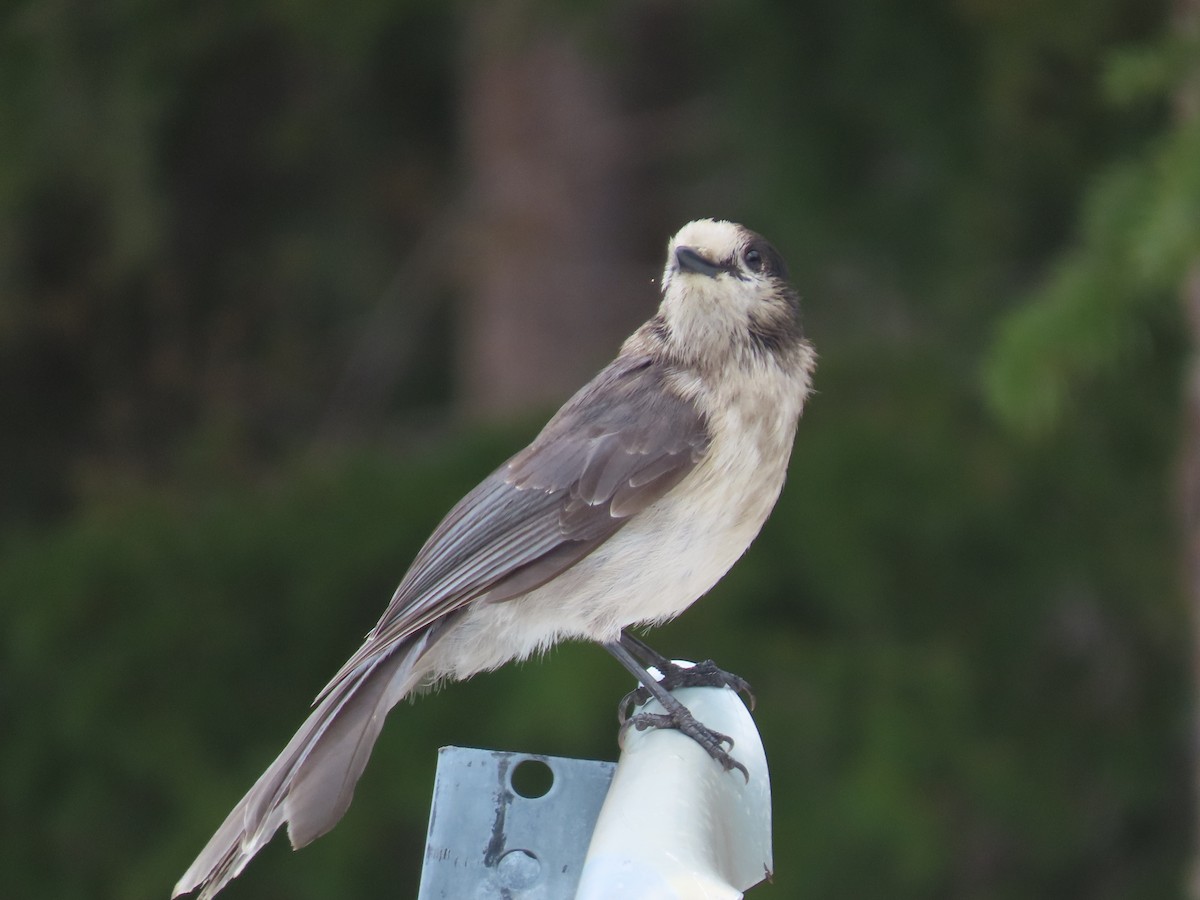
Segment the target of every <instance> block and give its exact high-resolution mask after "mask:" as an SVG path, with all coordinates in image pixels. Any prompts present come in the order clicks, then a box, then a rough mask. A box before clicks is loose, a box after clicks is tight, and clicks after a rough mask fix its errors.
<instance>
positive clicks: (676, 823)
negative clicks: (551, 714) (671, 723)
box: [575, 661, 773, 900]
mask: <svg viewBox="0 0 1200 900" xmlns="http://www.w3.org/2000/svg"><path fill="white" fill-rule="evenodd" d="M676 662H677V664H678V665H682V666H690V665H692V664H691V663H689V662H683V661H676ZM674 694H675V697H676V698H678V699H679V700H680V702H682V703H683V704H684V706H686V707H688V709H690V710H691V712H692V715H694V716H695V717H696V718H697V719H698V720H699V721H701V722H703V723H704V724H705V725H707V726H708V727H709V728H711V729H713V730H714V731H720V732H723V733H724V734H727V735H729V736H730V737H732V738H733V740H734V748H733V751H732V756H733V757H734V759H736V760H737V761H738V762H740V763H741V764H742V765H744V766H745V767H746V769H747V771H748V772H749V773H750V778H749V781H747V780H746V779H745V778H744V777H743V776H742V773H741V772H740V771H738V770H737V769H733V770H732V771H729V772H726V771H725V770H724V769H723V768H722V767H721V765H720V764H719V763H717V762H715V761H714V760H713V759H712V758H711V757H710V756H709V755H708V753H707V752H705V750H704V749H703V748H701V747H700V746H699V745H698V744H696V742H695V741H693V740H692V739H691V738H689V737H686V736H684V735H682V734H680V733H679V732H677V731H673V730H669V729H649V730H647V731H636V730H634V729H632V728H631V729H629V731H627V732H626V734H625V741H624V746H623V747H622V750H621V758H620V760H619V762H618V763H617V770H616V773H615V775H614V776H613V781H612V786H611V787H610V788H609V791H608V795H607V797H606V798H605V800H604V805H603V807H602V808H601V810H600V817H599V819H597V821H596V829H595V831H594V832H593V833H592V840H591V844H590V845H589V847H588V853H587V859H586V861H585V862H584V865H583V872H582V875H581V877H580V881H579V889H578V892H577V893H576V895H575V897H576V900H612V898H614V897H620V898H622V900H734V898H740V897H741V896H742V892H743V891H745V890H747V889H748V888H750V887H752V886H754V885H756V884H758V883H759V882H760V881H762V880H763V879H764V878H768V877H770V874H771V871H772V868H773V862H772V857H771V782H770V777H769V775H768V773H767V758H766V754H765V753H764V752H763V746H762V739H761V738H760V737H759V734H758V729H757V728H755V726H754V720H753V718H751V716H750V712H749V710H747V709H746V707H745V705H744V704H743V703H742V701H741V698H740V697H738V695H737V694H736V693H735V692H734V691H733V690H731V689H730V688H681V689H679V690H676V691H675V692H674ZM662 711H663V710H662V707H661V706H660V705H659V704H658V703H657V702H655V701H653V700H652V701H650V702H649V703H648V704H646V705H645V706H644V707H640V708H639V709H638V710H637V712H651V713H661V712H662Z"/></svg>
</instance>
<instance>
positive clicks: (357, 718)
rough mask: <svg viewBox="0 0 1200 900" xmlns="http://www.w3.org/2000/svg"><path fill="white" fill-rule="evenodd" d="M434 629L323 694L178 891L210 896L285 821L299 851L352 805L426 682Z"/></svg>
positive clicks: (347, 675) (203, 897)
mask: <svg viewBox="0 0 1200 900" xmlns="http://www.w3.org/2000/svg"><path fill="white" fill-rule="evenodd" d="M430 636H431V635H430V633H429V632H428V631H426V632H425V633H423V634H421V635H419V636H417V637H415V638H414V639H413V640H412V641H410V642H408V643H406V644H404V645H402V646H400V647H398V648H397V649H396V650H395V651H393V652H392V653H390V654H389V655H388V656H386V657H383V658H381V659H372V660H369V661H367V662H365V663H364V664H363V665H362V667H361V668H359V669H358V670H357V671H354V672H347V673H345V675H343V676H342V677H340V678H339V679H337V680H336V681H335V683H334V684H332V685H331V686H330V688H329V689H327V690H326V692H325V693H324V694H323V695H322V697H321V700H320V702H319V703H318V704H317V707H316V709H314V710H313V711H312V713H311V714H310V715H309V717H308V718H307V719H306V720H305V722H304V724H303V725H301V726H300V729H299V730H298V731H297V732H296V734H295V735H294V736H293V737H292V739H291V740H290V741H289V742H288V745H287V746H286V747H285V748H284V750H283V752H282V753H280V754H279V756H278V757H276V759H275V761H274V762H273V763H271V765H270V766H269V767H268V768H267V770H266V771H265V772H264V773H263V774H262V775H261V776H260V777H259V779H258V781H256V782H255V783H254V787H252V788H251V789H250V790H249V791H248V792H247V794H246V796H245V797H243V798H242V799H241V801H240V802H239V803H238V804H237V806H235V807H234V808H233V811H232V812H230V813H229V815H228V816H227V817H226V819H225V821H224V822H223V823H222V824H221V827H220V828H218V829H217V832H216V834H214V835H213V836H212V838H211V839H210V840H209V842H208V844H207V845H206V846H205V847H204V849H203V850H202V851H201V852H200V855H199V856H198V857H196V861H195V862H193V863H192V865H191V867H190V868H189V869H188V870H187V871H186V872H185V873H184V874H183V877H182V878H180V879H179V882H178V883H177V884H176V885H175V890H174V892H173V893H172V895H171V896H172V897H178V896H179V895H180V894H186V893H189V892H191V891H194V890H196V889H197V888H199V889H200V894H199V898H198V900H210V898H212V897H214V896H216V894H217V892H218V891H220V890H221V888H223V887H224V886H225V885H226V884H228V883H229V882H230V881H232V880H233V879H234V878H236V877H237V876H238V874H239V873H240V872H241V871H242V869H244V868H245V867H246V864H247V863H248V862H250V860H251V859H253V858H254V855H255V854H256V853H258V851H259V850H261V849H262V848H263V847H264V846H265V845H266V843H267V842H268V841H270V840H271V838H272V836H273V835H274V834H275V832H276V831H278V830H279V827H280V826H281V825H284V824H286V825H287V829H288V838H289V839H290V841H291V844H292V847H293V848H294V849H299V848H300V847H303V846H304V845H305V844H308V843H309V842H311V841H313V840H315V839H316V838H318V837H320V836H321V835H323V834H325V832H327V831H329V829H331V828H332V827H333V826H334V825H336V824H337V822H338V820H339V819H341V817H342V815H343V814H344V813H345V812H346V809H347V807H349V806H350V801H351V799H352V798H353V796H354V786H355V785H356V784H357V783H358V779H359V776H360V775H362V772H363V769H364V768H365V767H366V764H367V759H368V758H369V757H370V755H371V750H372V748H373V747H374V746H375V740H376V738H378V737H379V731H380V729H381V728H382V727H383V720H384V717H385V716H386V715H387V712H388V710H390V709H391V708H392V707H393V706H394V705H395V704H396V703H397V702H398V701H399V700H401V699H402V698H403V697H404V696H405V695H407V694H409V693H411V692H412V690H413V689H414V688H415V687H416V686H417V682H418V681H419V680H420V673H418V672H416V671H415V667H416V663H417V661H418V660H419V659H420V658H421V656H422V655H423V654H424V652H425V651H426V650H427V649H428V645H429V640H430Z"/></svg>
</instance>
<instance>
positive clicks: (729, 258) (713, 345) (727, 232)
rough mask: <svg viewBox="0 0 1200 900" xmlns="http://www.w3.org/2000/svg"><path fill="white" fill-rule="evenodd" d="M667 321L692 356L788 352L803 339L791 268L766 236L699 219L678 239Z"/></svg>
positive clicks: (672, 251)
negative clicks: (789, 271)
mask: <svg viewBox="0 0 1200 900" xmlns="http://www.w3.org/2000/svg"><path fill="white" fill-rule="evenodd" d="M662 291H663V301H662V307H661V310H660V311H661V314H662V317H663V319H664V320H665V322H666V324H667V327H668V330H669V333H670V335H671V338H670V339H671V341H672V343H674V344H675V346H676V348H677V349H679V350H681V351H683V352H685V353H687V354H689V355H693V354H696V355H703V356H705V357H709V358H713V357H725V356H727V355H728V354H731V353H732V354H735V355H737V356H743V355H744V354H745V353H747V352H749V353H753V354H760V355H761V354H767V353H772V352H783V351H786V350H787V349H789V348H790V347H792V346H794V345H795V344H797V343H798V342H800V341H801V340H802V337H803V335H802V331H801V327H800V298H799V296H798V295H797V293H796V291H795V289H794V288H793V287H792V286H791V284H789V283H788V273H787V266H786V265H785V264H784V261H783V258H782V257H781V256H780V255H779V252H778V251H777V250H776V249H775V248H774V247H772V246H771V244H770V243H769V242H768V241H767V240H766V239H765V238H764V237H762V236H761V235H759V234H756V233H755V232H753V231H751V230H750V229H748V228H745V227H743V226H741V225H737V224H735V223H733V222H725V221H719V220H715V219H699V220H697V221H695V222H689V223H688V224H687V225H684V226H683V228H681V229H680V230H679V233H678V234H676V235H675V237H674V238H672V239H671V243H670V245H669V246H668V248H667V265H666V268H665V270H664V271H663V279H662Z"/></svg>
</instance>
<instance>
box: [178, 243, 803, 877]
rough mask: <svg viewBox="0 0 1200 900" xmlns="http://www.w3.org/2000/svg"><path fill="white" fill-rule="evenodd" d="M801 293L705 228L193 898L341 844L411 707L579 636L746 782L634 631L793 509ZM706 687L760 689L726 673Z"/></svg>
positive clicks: (214, 850) (280, 768) (457, 539)
mask: <svg viewBox="0 0 1200 900" xmlns="http://www.w3.org/2000/svg"><path fill="white" fill-rule="evenodd" d="M787 278H788V276H787V270H786V268H785V266H784V263H783V260H782V259H781V258H780V256H779V254H778V253H777V252H776V251H775V249H774V248H773V247H772V246H771V245H770V244H769V243H767V241H766V240H764V239H763V238H762V237H760V236H759V235H757V234H755V233H754V232H753V231H750V230H748V229H746V228H743V227H742V226H740V225H735V224H733V223H731V222H723V221H715V220H712V219H701V220H699V221H696V222H691V223H690V224H688V225H685V226H684V227H683V228H682V229H681V230H680V232H679V233H678V234H677V235H675V237H674V239H672V241H671V243H670V246H669V247H668V250H667V264H666V268H665V270H664V272H663V278H662V295H663V297H662V303H661V305H660V306H659V308H658V312H657V314H656V315H655V316H654V317H653V318H651V319H650V320H649V321H648V322H646V323H645V324H644V325H643V326H642V327H641V328H639V329H638V330H637V331H635V332H634V333H633V335H632V336H631V337H630V338H629V339H628V340H626V341H625V344H624V345H623V346H622V347H621V352H620V353H619V354H618V355H617V358H616V359H615V360H613V362H612V363H610V364H609V365H608V366H607V367H606V368H605V369H604V370H603V371H601V372H600V374H599V375H597V376H596V377H595V378H594V379H593V380H592V382H591V383H590V384H588V385H586V386H585V387H584V388H583V389H582V390H581V391H579V393H577V394H576V395H575V396H574V397H572V398H571V399H570V400H569V401H568V402H567V404H566V406H564V407H563V408H562V409H561V410H559V411H558V413H557V414H556V415H555V416H554V418H552V419H551V420H550V422H549V424H547V425H546V427H545V428H544V429H543V430H542V433H541V434H539V435H538V436H537V438H536V439H534V441H533V443H532V444H530V445H529V446H528V447H526V448H525V449H524V450H522V451H521V452H520V453H518V454H517V455H516V456H514V457H512V458H511V459H510V460H508V462H506V463H504V464H503V465H502V466H500V468H499V469H497V470H496V471H495V472H493V473H492V474H491V475H489V476H488V477H487V478H486V479H484V481H483V483H482V484H480V485H479V486H478V487H477V488H475V489H474V490H473V491H471V492H470V493H469V494H467V496H466V497H464V498H463V499H462V501H461V502H459V504H458V505H457V506H455V507H454V509H452V510H451V511H450V514H449V515H447V516H446V518H445V519H444V520H443V521H442V523H441V524H440V525H438V527H437V529H436V530H435V531H434V532H433V536H432V537H430V538H429V540H428V542H427V543H426V544H425V546H424V547H423V548H422V549H421V551H420V553H418V554H417V557H416V559H415V560H413V563H412V567H411V568H410V569H409V570H408V573H407V574H406V575H405V576H404V579H403V581H401V582H400V587H399V588H397V589H396V593H395V595H394V596H393V597H392V602H391V603H390V604H389V605H388V608H387V609H386V610H385V611H384V614H383V617H382V618H381V619H380V620H379V623H378V624H377V625H376V626H375V628H374V629H373V630H372V631H371V632H370V634H368V635H367V638H366V641H365V643H364V644H363V645H362V647H360V648H359V650H358V652H357V653H355V654H354V655H353V656H352V657H351V658H350V659H349V661H348V662H347V663H346V664H345V665H344V666H342V669H341V671H340V672H338V673H337V675H335V676H334V677H333V680H332V681H330V682H329V684H328V685H326V686H325V689H324V690H323V691H322V692H321V693H320V695H319V696H318V698H317V700H316V703H315V708H314V709H313V711H312V714H311V715H309V717H308V719H307V721H305V723H304V724H303V725H302V726H301V727H300V730H299V731H298V732H296V734H295V736H294V737H293V738H292V740H291V741H290V742H289V743H288V745H287V747H285V748H284V750H283V752H282V753H281V754H280V755H279V757H278V758H277V759H276V760H275V761H274V762H273V763H271V765H270V767H269V768H268V769H267V771H266V772H264V773H263V774H262V776H261V777H260V778H259V779H258V781H257V782H256V783H255V785H254V787H252V788H251V789H250V792H249V793H248V794H246V796H245V797H243V798H242V800H241V802H240V803H238V805H237V806H236V807H234V809H233V812H231V813H230V814H229V817H228V818H226V820H225V822H224V823H223V824H222V825H221V827H220V828H219V829H218V830H217V833H216V834H215V835H213V837H212V839H211V840H210V841H209V842H208V845H207V846H206V847H205V848H204V850H203V851H202V852H201V853H200V856H199V857H197V859H196V861H195V862H194V863H192V867H191V868H190V869H188V870H187V872H186V873H185V874H184V876H183V877H182V878H181V879H180V880H179V883H178V884H177V885H176V886H175V896H178V895H179V894H183V893H187V892H188V891H192V890H195V889H197V888H199V889H200V897H201V898H209V897H212V896H214V895H215V894H216V893H217V892H218V891H219V890H220V889H221V888H222V887H224V886H225V885H226V884H227V883H228V882H229V881H230V880H231V879H232V878H234V877H235V876H237V874H238V873H239V872H241V871H242V869H243V867H245V865H246V863H247V862H249V861H250V859H251V858H252V857H253V856H254V854H255V853H257V852H258V851H259V850H260V849H261V848H262V847H263V845H264V844H265V843H266V842H267V841H268V840H270V838H271V836H272V835H273V834H274V833H275V831H276V830H277V829H278V828H279V827H280V826H281V825H284V824H286V825H287V828H288V836H289V837H290V838H291V842H292V846H293V847H302V846H304V845H305V844H307V843H309V842H310V841H312V840H313V839H315V838H317V837H319V836H320V835H322V834H324V833H325V832H326V831H328V830H329V829H330V828H332V827H333V826H334V825H335V824H336V823H337V821H338V820H339V819H340V818H341V817H342V814H343V813H344V812H345V811H346V808H347V807H348V806H349V805H350V800H351V797H352V796H353V794H354V785H355V783H356V782H357V781H358V778H359V776H360V775H361V774H362V771H363V767H364V766H365V765H366V762H367V757H368V756H370V753H371V747H372V746H373V745H374V743H375V739H376V737H377V736H378V734H379V729H380V728H381V727H382V725H383V720H384V717H385V716H386V714H387V712H388V710H390V709H391V708H392V707H393V706H395V705H396V703H397V702H398V701H399V700H401V699H402V698H404V697H406V696H408V695H410V694H412V693H414V692H416V691H419V690H421V689H424V688H429V687H431V686H434V685H436V684H438V683H439V682H442V681H448V680H451V681H452V680H459V679H464V678H469V677H470V676H472V675H474V674H475V673H476V672H481V671H484V670H490V669H495V668H496V667H498V666H500V665H503V664H504V663H506V662H508V661H509V660H512V659H524V658H526V657H528V656H530V655H531V654H534V653H537V652H539V651H543V650H545V649H547V648H548V647H550V646H551V645H552V644H554V643H556V642H558V641H561V640H567V639H571V638H577V639H583V640H589V641H595V642H597V643H600V644H602V645H604V646H605V648H606V649H607V650H609V652H611V653H612V654H613V655H614V656H615V657H616V658H617V659H618V660H619V661H620V662H621V663H622V665H624V666H625V667H626V668H627V669H629V670H630V671H631V672H632V673H634V674H635V675H636V676H637V677H638V678H639V680H641V682H642V684H643V685H644V687H643V689H642V690H643V691H648V692H650V693H653V694H654V696H655V697H656V698H658V699H659V700H660V701H661V702H662V703H663V705H664V707H665V708H666V710H667V714H666V715H659V716H648V715H646V714H643V715H642V716H635V717H634V718H633V719H631V720H630V723H629V724H633V725H635V726H636V727H639V728H644V727H648V726H667V727H673V728H679V729H680V730H681V731H683V732H684V733H685V734H688V735H689V736H691V737H692V738H694V739H695V740H697V741H698V742H699V743H700V744H701V745H702V746H704V747H705V749H707V750H708V751H709V753H710V754H711V755H712V756H713V758H714V759H716V760H717V761H718V762H719V763H721V764H722V765H723V766H724V767H725V768H726V769H731V768H734V767H736V768H739V769H740V768H741V766H740V765H738V764H737V763H736V762H735V761H734V760H733V759H732V757H730V756H729V755H728V754H727V753H726V752H725V749H724V747H723V746H722V745H723V743H725V742H727V741H728V739H727V738H725V737H724V736H723V735H720V734H718V733H716V732H713V731H710V730H708V729H707V728H705V727H704V726H703V725H702V724H701V723H699V722H697V721H696V720H695V719H693V718H692V717H691V716H690V714H689V713H688V712H687V709H686V708H685V707H683V706H682V704H680V703H679V702H678V701H677V700H675V699H674V697H672V696H671V695H670V694H669V693H668V692H667V690H666V689H664V687H663V685H660V684H659V683H658V682H657V681H655V680H654V679H653V678H652V677H651V676H649V675H648V674H647V673H646V671H645V668H644V666H646V665H651V664H653V665H657V666H659V668H660V669H664V670H666V674H667V675H668V676H669V677H668V679H667V680H666V682H665V684H666V687H667V688H670V687H672V686H675V685H678V684H681V683H686V676H684V675H682V674H681V673H680V672H679V670H673V669H672V667H671V665H670V664H669V663H667V662H666V661H665V660H663V659H662V658H661V657H659V656H657V655H656V654H655V653H654V652H653V651H652V650H650V649H649V648H648V647H647V646H646V645H645V644H643V643H641V641H639V640H638V639H637V638H635V637H634V636H633V635H632V634H629V633H627V632H626V631H625V629H627V628H629V627H630V626H636V625H650V624H654V623H658V622H665V621H667V620H669V619H671V618H673V617H674V616H677V615H678V614H679V613H681V612H683V611H684V610H685V609H687V608H688V607H689V606H690V605H691V604H692V603H693V602H695V600H696V599H697V598H698V597H699V596H700V595H701V594H703V593H705V592H706V591H707V590H709V588H711V587H712V586H713V585H714V584H716V582H717V581H718V580H719V579H720V578H721V576H723V575H724V574H725V573H726V572H727V571H728V570H729V567H730V566H732V565H733V563H734V562H735V561H736V560H737V559H738V557H740V556H741V555H742V553H743V552H745V550H746V548H747V547H748V546H749V544H750V542H751V541H752V540H753V539H754V537H755V535H757V534H758V531H759V529H760V528H761V527H762V524H763V522H764V521H765V520H766V518H767V515H768V514H769V513H770V512H771V508H772V507H773V506H774V505H775V500H776V498H777V497H778V496H779V491H780V489H781V488H782V487H783V479H784V474H785V471H786V469H787V463H788V458H789V456H790V454H791V449H792V438H793V436H794V434H795V431H796V421H797V419H798V417H799V416H800V412H801V409H802V408H803V406H804V401H805V398H806V397H807V396H808V393H809V389H810V379H811V376H812V372H813V367H814V364H815V360H816V356H815V354H814V352H813V348H812V346H811V345H810V344H809V343H808V342H807V341H806V340H805V339H804V336H803V333H802V331H801V327H800V301H799V297H798V296H797V294H796V291H795V290H794V289H793V288H792V286H791V285H790V284H789V283H788V280H787ZM691 677H692V678H693V679H697V678H709V679H711V680H709V681H707V682H704V683H717V684H732V685H734V686H740V680H739V679H737V678H736V676H730V675H728V674H727V673H723V672H721V671H720V670H719V669H716V668H715V666H711V665H709V666H707V668H705V667H701V672H700V673H696V674H693V675H692V676H691ZM690 683H696V682H695V681H694V680H693V681H692V682H690Z"/></svg>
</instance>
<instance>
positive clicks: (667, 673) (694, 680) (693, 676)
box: [620, 629, 756, 715]
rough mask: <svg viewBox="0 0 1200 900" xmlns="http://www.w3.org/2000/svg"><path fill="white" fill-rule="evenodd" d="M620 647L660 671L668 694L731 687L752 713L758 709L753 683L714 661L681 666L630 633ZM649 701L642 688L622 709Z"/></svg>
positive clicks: (622, 639) (624, 637)
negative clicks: (677, 689) (676, 690)
mask: <svg viewBox="0 0 1200 900" xmlns="http://www.w3.org/2000/svg"><path fill="white" fill-rule="evenodd" d="M620 644H621V646H622V647H624V648H625V649H626V650H628V651H629V653H630V654H632V655H633V656H634V657H635V658H636V659H638V660H639V661H640V662H642V663H643V664H645V665H647V666H654V668H656V669H658V671H659V672H660V673H662V680H661V681H659V684H661V685H662V686H663V687H665V688H666V689H667V690H668V691H673V690H675V689H676V688H681V687H728V688H733V689H734V690H735V691H737V692H738V693H739V694H745V695H746V700H747V702H748V703H749V704H750V709H754V707H755V704H756V701H755V698H754V692H753V691H752V690H751V689H750V684H749V682H747V681H746V679H744V678H742V677H741V676H740V675H735V674H733V673H732V672H726V671H725V670H724V669H722V668H720V667H719V666H718V665H717V664H716V663H715V662H713V661H712V660H711V659H706V660H704V661H703V662H699V663H696V664H695V665H694V666H677V665H675V663H673V662H671V660H669V659H667V658H666V657H665V656H663V655H662V654H661V653H659V652H658V651H656V650H655V649H654V648H653V647H651V646H650V645H649V644H647V643H646V642H645V641H643V640H642V639H641V638H638V637H634V636H633V635H632V634H630V633H629V630H628V629H625V630H623V631H622V632H621V637H620ZM649 699H650V692H649V691H648V690H647V689H646V688H645V687H644V686H643V687H640V688H638V689H636V690H634V691H630V692H629V693H628V694H627V695H626V696H625V699H623V700H622V701H621V709H622V710H624V709H625V707H627V706H628V705H629V704H630V703H632V704H634V705H635V706H641V705H642V704H643V703H645V702H646V701H647V700H649ZM622 715H624V714H623V713H622Z"/></svg>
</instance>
